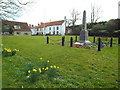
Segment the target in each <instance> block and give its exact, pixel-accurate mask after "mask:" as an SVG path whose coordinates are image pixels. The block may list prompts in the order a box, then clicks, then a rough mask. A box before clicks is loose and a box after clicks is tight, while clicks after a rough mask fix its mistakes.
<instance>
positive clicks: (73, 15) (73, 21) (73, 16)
mask: <svg viewBox="0 0 120 90" xmlns="http://www.w3.org/2000/svg"><path fill="white" fill-rule="evenodd" d="M70 15H71V19H69V20H68V25H70V24H71V25H72V26H73V30H74V27H75V24H76V22H77V21H78V20H80V17H79V16H80V13H79V12H78V11H77V10H75V9H73V10H72V11H71V12H70Z"/></svg>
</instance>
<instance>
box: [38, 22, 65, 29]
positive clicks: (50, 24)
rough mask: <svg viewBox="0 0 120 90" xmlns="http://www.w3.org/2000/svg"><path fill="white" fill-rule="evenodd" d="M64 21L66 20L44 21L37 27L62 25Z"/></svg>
mask: <svg viewBox="0 0 120 90" xmlns="http://www.w3.org/2000/svg"><path fill="white" fill-rule="evenodd" d="M63 22H64V20H60V21H54V22H47V23H42V24H41V25H39V26H38V27H37V28H43V27H47V26H53V25H62V24H63Z"/></svg>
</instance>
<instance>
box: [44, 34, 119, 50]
mask: <svg viewBox="0 0 120 90" xmlns="http://www.w3.org/2000/svg"><path fill="white" fill-rule="evenodd" d="M50 40H51V41H61V42H59V43H58V42H57V43H51V44H52V45H55V44H58V45H61V46H65V45H68V44H69V45H70V47H73V43H74V42H77V36H75V40H74V41H73V37H70V39H69V40H70V41H67V42H65V36H63V37H62V38H61V39H58V40H54V39H50V38H49V37H48V36H47V40H46V43H47V44H49V42H50ZM103 40H105V41H108V42H107V43H103V42H102V41H103ZM93 43H95V44H97V45H98V47H97V50H98V51H101V48H102V47H104V46H103V44H105V45H106V46H107V47H108V46H110V47H112V46H113V38H112V37H111V38H110V41H109V40H108V37H99V38H98V40H97V43H96V37H95V36H94V37H93ZM118 44H120V37H118Z"/></svg>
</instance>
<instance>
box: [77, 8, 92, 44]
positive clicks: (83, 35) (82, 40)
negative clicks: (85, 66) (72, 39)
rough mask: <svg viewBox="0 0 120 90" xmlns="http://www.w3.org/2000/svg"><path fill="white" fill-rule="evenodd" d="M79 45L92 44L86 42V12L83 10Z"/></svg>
mask: <svg viewBox="0 0 120 90" xmlns="http://www.w3.org/2000/svg"><path fill="white" fill-rule="evenodd" d="M79 42H80V44H81V45H84V44H92V43H91V42H90V41H89V40H88V31H87V24H86V11H85V10H84V12H83V20H82V30H81V32H80V41H79Z"/></svg>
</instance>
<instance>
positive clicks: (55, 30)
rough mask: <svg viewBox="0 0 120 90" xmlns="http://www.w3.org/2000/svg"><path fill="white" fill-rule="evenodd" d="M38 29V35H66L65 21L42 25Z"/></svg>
mask: <svg viewBox="0 0 120 90" xmlns="http://www.w3.org/2000/svg"><path fill="white" fill-rule="evenodd" d="M37 29H38V31H37V32H38V34H43V35H47V34H49V35H65V20H60V21H52V22H47V23H41V24H40V25H39V26H38V27H37Z"/></svg>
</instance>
